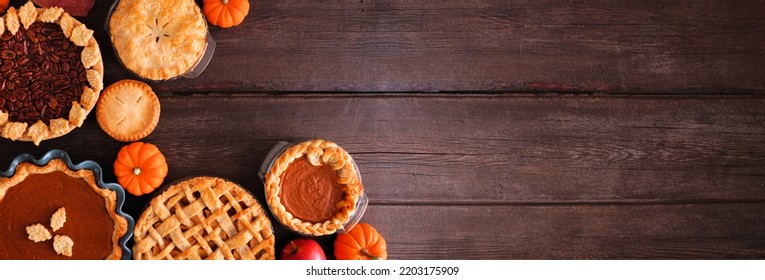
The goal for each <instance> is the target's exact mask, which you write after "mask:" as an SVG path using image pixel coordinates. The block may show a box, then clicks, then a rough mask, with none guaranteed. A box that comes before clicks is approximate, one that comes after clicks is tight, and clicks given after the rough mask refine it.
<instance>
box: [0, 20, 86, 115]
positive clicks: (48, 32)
mask: <svg viewBox="0 0 765 280" xmlns="http://www.w3.org/2000/svg"><path fill="white" fill-rule="evenodd" d="M0 50H1V51H0V62H1V63H0V65H2V68H0V75H2V79H0V80H2V81H1V82H0V110H2V111H3V112H7V113H8V120H9V121H11V122H26V123H27V124H29V125H32V124H34V123H36V122H37V121H38V120H42V121H43V122H45V124H48V125H49V121H50V120H51V119H56V118H61V117H63V118H67V116H68V114H69V111H70V110H71V108H72V101H79V100H80V96H81V95H82V91H83V87H85V86H87V85H88V79H87V75H86V71H85V67H84V66H83V64H82V62H81V58H80V53H82V50H83V48H82V47H79V46H77V45H75V44H74V43H72V42H71V41H70V40H69V39H68V38H66V36H65V35H64V32H63V31H62V30H61V27H60V26H58V25H56V24H53V23H45V22H35V23H32V25H30V26H29V29H24V28H21V29H19V31H18V32H16V35H13V34H11V32H10V31H7V30H6V31H5V32H4V33H3V34H2V36H0Z"/></svg>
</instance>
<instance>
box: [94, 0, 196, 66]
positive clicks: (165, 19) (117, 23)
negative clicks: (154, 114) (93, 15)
mask: <svg viewBox="0 0 765 280" xmlns="http://www.w3.org/2000/svg"><path fill="white" fill-rule="evenodd" d="M109 35H110V37H111V41H112V45H114V49H115V50H116V52H117V55H118V56H119V58H120V60H121V61H122V63H123V64H124V65H125V67H127V68H128V69H129V70H130V71H132V72H134V73H136V74H137V75H139V76H141V77H143V78H146V79H151V80H166V79H171V78H174V77H177V76H180V75H182V74H184V73H186V72H188V71H189V70H190V69H191V68H192V67H193V66H194V65H195V64H196V63H197V62H198V61H199V59H200V58H201V56H202V54H203V53H204V50H205V47H206V36H207V23H206V22H205V19H204V17H203V16H202V12H201V10H200V9H199V6H197V5H196V4H195V3H194V1H193V0H121V1H119V4H117V7H116V9H115V11H114V13H113V14H112V15H111V18H110V19H109Z"/></svg>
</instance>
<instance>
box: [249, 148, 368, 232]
mask: <svg viewBox="0 0 765 280" xmlns="http://www.w3.org/2000/svg"><path fill="white" fill-rule="evenodd" d="M258 176H259V177H260V179H261V180H262V181H263V185H264V188H265V193H266V202H267V204H268V206H269V208H270V210H271V213H272V214H273V215H274V217H275V218H276V220H278V221H279V222H280V223H281V224H282V225H283V226H285V227H286V228H288V229H289V230H291V231H293V232H295V233H298V234H301V235H306V236H322V235H329V234H333V233H342V232H346V231H348V230H350V229H351V228H353V227H354V226H355V225H356V224H357V223H358V222H359V221H360V220H361V217H362V216H363V215H364V212H365V211H366V208H367V204H368V198H367V195H366V194H365V193H364V187H363V185H362V183H361V176H360V173H359V169H358V166H357V165H356V162H355V161H354V160H353V159H352V158H351V157H350V155H349V154H348V153H347V152H346V151H345V150H344V149H342V148H340V147H339V146H337V144H335V143H332V142H330V141H326V140H322V139H315V140H307V141H296V142H286V141H280V142H278V143H277V144H276V145H275V146H274V147H273V148H272V149H271V151H270V152H269V153H268V155H267V156H266V158H265V160H264V162H263V164H262V165H261V167H260V170H259V172H258Z"/></svg>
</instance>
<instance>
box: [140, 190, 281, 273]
mask: <svg viewBox="0 0 765 280" xmlns="http://www.w3.org/2000/svg"><path fill="white" fill-rule="evenodd" d="M133 251H134V252H133V253H134V257H135V258H136V259H193V260H197V259H274V256H275V255H274V236H273V229H272V227H271V222H270V221H269V220H268V217H267V216H266V214H265V213H264V212H263V209H262V207H260V205H259V204H258V202H257V201H256V200H255V198H253V197H252V196H251V195H250V194H248V193H247V192H246V191H245V190H244V189H242V188H241V187H239V186H238V185H236V184H234V183H232V182H228V181H225V180H223V179H220V178H213V177H196V178H192V179H189V180H186V181H183V182H180V183H177V184H175V185H173V186H170V187H169V188H168V189H167V190H165V191H163V192H162V193H161V194H160V195H158V196H157V197H155V198H154V199H152V201H151V202H150V206H149V207H147V209H146V210H145V211H144V213H143V214H142V215H141V217H140V218H139V220H138V222H137V223H136V230H135V246H134V247H133Z"/></svg>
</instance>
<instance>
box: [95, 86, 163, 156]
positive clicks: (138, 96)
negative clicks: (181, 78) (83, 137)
mask: <svg viewBox="0 0 765 280" xmlns="http://www.w3.org/2000/svg"><path fill="white" fill-rule="evenodd" d="M159 113H160V107H159V99H158V98H157V95H156V94H154V91H153V90H152V89H151V87H150V86H149V85H147V84H146V83H144V82H141V81H136V80H129V79H126V80H121V81H118V82H116V83H113V84H111V85H109V87H107V88H106V89H104V91H103V92H102V93H101V98H99V101H98V106H97V109H96V120H98V125H99V126H101V129H102V130H103V131H104V132H106V134H109V136H111V137H112V138H114V139H116V140H119V141H123V142H130V141H137V140H140V139H142V138H144V137H146V136H148V135H149V134H151V132H152V131H154V128H156V127H157V123H159Z"/></svg>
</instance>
